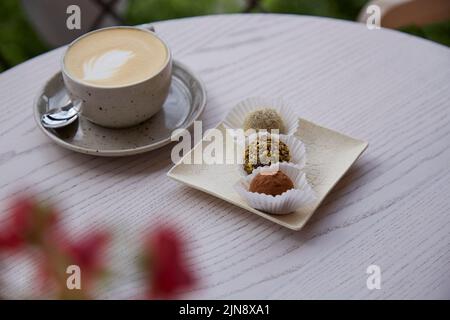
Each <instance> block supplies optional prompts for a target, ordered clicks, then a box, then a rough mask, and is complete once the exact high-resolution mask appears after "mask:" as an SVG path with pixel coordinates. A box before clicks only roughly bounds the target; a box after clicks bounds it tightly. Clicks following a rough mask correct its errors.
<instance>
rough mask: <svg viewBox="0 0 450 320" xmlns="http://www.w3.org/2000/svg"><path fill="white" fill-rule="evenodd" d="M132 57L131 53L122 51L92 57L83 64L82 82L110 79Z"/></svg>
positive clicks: (112, 51)
mask: <svg viewBox="0 0 450 320" xmlns="http://www.w3.org/2000/svg"><path fill="white" fill-rule="evenodd" d="M133 57H134V53H133V52H131V51H124V50H111V51H108V52H105V53H104V54H102V55H100V56H98V57H92V58H91V59H89V60H88V61H87V62H85V63H84V64H83V75H84V76H83V80H102V79H107V78H110V77H111V76H113V75H114V73H116V72H117V71H118V69H119V68H120V67H122V66H123V65H125V64H126V63H127V62H128V60H130V59H131V58H133Z"/></svg>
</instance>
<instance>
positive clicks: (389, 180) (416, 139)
mask: <svg viewBox="0 0 450 320" xmlns="http://www.w3.org/2000/svg"><path fill="white" fill-rule="evenodd" d="M156 27H157V31H158V32H159V33H160V34H162V35H163V36H164V37H165V38H166V39H167V41H168V42H169V44H170V45H171V47H172V49H173V52H174V57H175V58H176V59H179V60H180V61H182V62H184V63H186V64H187V65H189V66H190V67H191V68H192V69H193V70H195V71H197V72H198V74H199V75H200V76H201V77H202V78H203V80H204V82H205V83H206V86H207V91H208V105H207V108H206V110H205V112H204V114H203V115H202V120H203V121H204V125H205V127H206V128H210V127H213V126H214V125H215V124H217V123H218V122H219V121H220V120H221V119H222V118H223V117H224V115H225V113H226V112H227V110H229V108H231V107H232V106H233V104H235V103H237V102H238V101H239V100H241V99H243V98H246V97H248V96H254V95H265V96H282V97H284V98H285V99H290V100H292V101H294V102H295V103H296V104H297V106H298V110H299V112H300V113H301V115H302V117H304V118H306V119H310V120H312V121H314V122H316V123H319V124H321V125H324V126H326V127H329V128H332V129H335V130H338V131H342V132H344V133H346V134H349V135H352V136H355V137H358V138H361V139H364V140H366V141H369V143H370V146H369V149H368V150H367V152H366V153H365V154H364V155H363V157H362V158H361V159H360V160H358V161H357V163H356V165H355V166H354V167H353V168H352V169H351V170H350V172H349V173H348V174H347V175H346V176H345V177H344V179H343V181H342V182H341V183H339V184H338V185H337V186H336V188H335V189H334V191H332V193H331V194H330V196H329V197H328V198H327V199H326V201H325V203H324V204H323V205H322V206H321V207H320V209H319V210H318V212H317V213H316V214H315V215H314V216H313V217H312V220H311V221H310V222H309V223H308V225H307V226H306V227H305V228H304V229H303V230H302V231H300V232H293V231H289V230H287V229H285V228H282V227H280V226H277V225H275V224H273V223H270V222H268V221H265V220H264V219H261V218H259V217H257V216H255V215H253V214H251V213H248V212H246V211H243V210H240V209H238V208H236V207H234V206H232V205H230V204H227V203H225V202H223V201H220V200H218V199H215V198H213V197H211V196H208V195H206V194H203V193H201V192H199V191H196V190H193V189H190V188H188V187H185V186H183V185H180V184H178V183H176V182H174V181H171V180H169V179H168V178H167V177H166V176H165V173H166V172H167V171H168V170H169V168H170V167H171V165H172V164H171V161H170V149H171V146H167V147H165V148H163V149H160V150H157V151H153V152H150V153H147V154H144V155H140V156H133V157H129V158H122V159H105V158H94V157H91V156H86V155H81V154H76V153H73V152H70V151H67V150H64V149H62V148H60V147H58V146H56V145H54V144H53V143H51V142H50V141H49V140H48V139H47V138H46V137H45V136H44V135H43V134H42V133H41V132H39V130H38V129H37V127H36V126H35V124H34V122H33V121H34V120H33V118H32V103H33V99H34V98H35V95H36V94H37V92H38V90H39V88H40V87H41V86H42V85H43V83H44V82H45V81H46V79H47V78H49V77H50V76H51V75H52V74H53V73H55V72H56V71H57V70H58V68H59V63H60V57H61V54H62V52H63V49H57V50H54V51H52V52H50V53H47V54H44V55H42V56H39V57H37V58H35V59H32V60H30V61H27V62H25V63H24V64H21V65H19V66H17V67H15V68H13V69H11V70H9V71H6V72H4V73H3V74H1V75H0V93H1V95H0V108H1V112H0V177H1V179H0V208H1V209H0V210H1V215H0V223H1V222H3V221H5V217H6V210H7V208H8V203H9V201H10V199H11V196H12V195H13V194H14V192H17V191H18V190H33V191H34V192H36V193H38V194H39V195H40V196H41V197H42V198H43V199H45V200H48V201H53V202H56V203H58V206H59V207H60V208H61V210H63V212H64V219H63V222H64V223H65V224H66V225H67V227H68V228H70V231H71V232H72V233H73V234H74V236H77V235H80V234H81V232H83V231H84V230H86V229H87V230H92V229H96V228H102V227H104V226H108V227H109V228H111V229H112V230H114V231H115V234H116V239H115V244H116V245H115V247H114V249H113V250H112V252H111V258H112V260H113V265H114V271H115V272H116V274H115V276H114V277H113V278H112V281H110V282H107V283H105V284H104V286H102V287H101V288H100V289H99V292H98V293H99V297H102V298H127V297H130V296H135V294H136V292H137V291H139V289H140V288H141V284H142V282H141V281H140V280H141V277H142V275H141V274H139V273H138V272H137V271H136V269H135V267H134V264H135V262H136V250H137V244H138V241H139V239H140V237H141V236H140V235H141V233H142V232H143V231H145V228H146V227H148V226H151V225H153V224H155V223H165V222H167V221H178V222H179V223H180V228H181V232H182V233H183V234H184V235H185V236H186V237H188V239H189V241H190V244H191V247H190V254H191V256H192V258H191V259H190V260H189V263H190V264H191V266H192V267H193V268H194V269H195V270H196V272H197V273H198V274H199V276H200V277H201V279H202V281H201V283H200V284H199V287H198V288H197V289H195V290H193V291H192V292H190V293H189V295H188V297H192V298H276V299H279V298H294V299H296V298H364V299H366V298H367V299H370V298H375V299H380V298H383V299H384V298H400V299H404V298H447V299H448V298H450V278H449V276H448V274H449V271H450V200H449V191H450V166H449V163H450V148H449V147H450V126H449V121H450V118H449V116H450V114H449V113H450V112H449V111H450V103H449V101H450V50H449V49H448V48H446V47H443V46H440V45H437V44H434V43H432V42H428V41H425V40H421V39H418V38H415V37H411V36H408V35H405V34H401V33H399V32H395V31H390V30H374V31H370V30H368V29H366V28H365V26H364V25H360V24H356V23H349V22H342V21H336V20H331V19H322V18H310V17H300V16H288V15H284V16H283V15H231V16H210V17H202V18H190V19H183V20H174V21H167V22H161V23H157V24H156ZM370 264H377V265H379V266H380V267H381V269H382V289H381V290H374V291H369V290H368V289H367V288H366V276H367V275H366V274H365V270H366V268H367V266H368V265H370ZM27 268H28V269H29V268H30V265H29V264H27V263H22V264H17V263H8V264H5V265H4V270H3V273H4V275H5V278H8V279H9V280H11V279H14V278H16V279H17V277H18V276H20V275H21V274H23V273H21V272H25V271H26V270H27ZM22 282H24V281H22ZM15 284H16V285H15V286H14V283H13V284H12V285H13V287H14V288H15V289H14V290H12V289H11V291H8V293H10V292H14V295H15V296H16V297H25V296H27V294H28V293H29V292H30V289H32V288H33V284H32V282H25V283H23V284H22V285H19V284H17V283H15ZM4 288H5V287H4ZM8 288H9V287H8Z"/></svg>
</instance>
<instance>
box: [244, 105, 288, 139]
mask: <svg viewBox="0 0 450 320" xmlns="http://www.w3.org/2000/svg"><path fill="white" fill-rule="evenodd" d="M249 129H254V130H263V129H265V130H267V131H268V132H270V130H275V129H278V130H279V133H282V132H284V123H283V119H281V116H280V115H279V114H278V112H277V111H276V110H275V109H270V108H264V109H259V110H255V111H253V112H250V113H249V114H248V115H247V116H246V117H245V119H244V130H249Z"/></svg>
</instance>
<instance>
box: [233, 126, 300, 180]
mask: <svg viewBox="0 0 450 320" xmlns="http://www.w3.org/2000/svg"><path fill="white" fill-rule="evenodd" d="M265 135H268V133H267V132H258V133H257V134H252V135H250V136H248V137H247V138H246V139H245V142H244V143H245V145H243V141H238V144H239V148H238V150H244V153H243V154H242V157H243V158H244V154H245V148H246V147H247V146H248V145H249V143H250V142H251V141H254V140H255V139H257V138H258V139H261V138H262V137H263V136H265ZM270 136H271V139H272V140H273V139H279V141H281V142H283V143H285V144H286V145H287V146H288V148H289V153H290V155H291V160H290V161H289V162H282V163H289V164H291V165H292V166H294V167H296V168H298V169H299V170H301V169H303V168H304V167H305V165H306V148H305V144H304V143H303V142H302V141H301V140H300V139H299V138H297V137H295V136H290V135H284V134H279V135H275V134H270ZM238 168H239V173H240V174H241V176H248V175H249V174H248V173H247V172H246V171H245V170H244V165H243V164H240V165H239V167H238ZM255 170H256V169H254V170H253V172H254V171H255Z"/></svg>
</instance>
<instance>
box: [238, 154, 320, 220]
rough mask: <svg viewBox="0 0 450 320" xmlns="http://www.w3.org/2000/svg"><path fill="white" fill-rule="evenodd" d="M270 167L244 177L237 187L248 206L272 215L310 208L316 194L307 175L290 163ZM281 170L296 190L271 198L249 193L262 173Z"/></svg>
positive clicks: (254, 171) (265, 195)
mask: <svg viewBox="0 0 450 320" xmlns="http://www.w3.org/2000/svg"><path fill="white" fill-rule="evenodd" d="M278 166H279V167H278V168H277V166H276V165H272V166H270V167H261V168H258V169H255V170H253V173H252V174H251V175H249V176H247V177H242V178H241V179H240V180H239V181H238V182H237V183H236V184H235V185H234V189H235V190H236V192H237V193H238V194H239V195H240V196H241V197H243V198H244V199H245V200H246V201H247V202H248V204H249V205H250V206H251V207H252V208H255V209H258V210H261V211H264V212H267V213H272V214H288V213H292V212H294V211H296V210H298V209H300V208H301V207H304V206H308V205H309V204H311V203H312V202H313V201H314V200H315V198H316V197H315V193H314V191H313V189H312V188H311V186H310V185H309V183H308V181H307V180H306V176H305V174H304V173H303V172H302V171H301V170H299V169H298V168H297V167H295V166H293V165H292V164H290V163H284V162H282V163H279V164H278ZM277 169H278V170H281V171H282V172H283V173H284V174H286V175H287V176H288V177H289V178H290V179H291V180H292V182H293V184H294V189H291V190H288V191H286V192H284V193H282V194H280V195H277V196H271V195H267V194H263V193H256V192H250V191H248V189H249V187H250V183H251V181H252V179H253V178H254V177H255V176H256V175H257V174H259V173H260V172H261V171H267V170H277Z"/></svg>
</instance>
